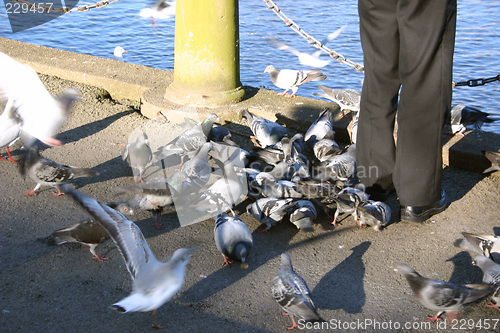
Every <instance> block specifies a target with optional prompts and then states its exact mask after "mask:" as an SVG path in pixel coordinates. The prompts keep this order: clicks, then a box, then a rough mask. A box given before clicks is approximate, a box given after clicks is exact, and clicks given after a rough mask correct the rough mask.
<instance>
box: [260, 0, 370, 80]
mask: <svg viewBox="0 0 500 333" xmlns="http://www.w3.org/2000/svg"><path fill="white" fill-rule="evenodd" d="M264 1H265V2H266V4H267V8H268V9H271V10H272V11H273V12H274V13H275V14H276V15H277V16H278V17H279V18H280V19H281V20H283V22H285V25H286V26H287V27H289V28H290V29H292V30H293V31H295V32H296V33H298V34H299V35H300V36H302V37H303V38H304V39H305V40H307V42H308V43H309V44H311V45H313V46H314V47H315V48H317V49H320V50H322V51H323V52H325V53H326V54H328V55H329V56H330V57H331V58H333V59H335V60H337V61H338V62H340V63H341V64H346V65H348V66H350V67H352V68H354V69H355V70H357V71H358V72H361V73H364V71H365V68H364V67H363V65H361V64H358V63H355V62H354V61H351V60H349V59H347V58H346V57H344V56H343V55H342V54H340V53H338V52H336V51H334V50H331V49H329V48H327V47H326V46H324V45H323V44H321V42H320V41H318V40H317V39H316V38H314V37H313V36H311V35H309V34H308V33H307V32H305V31H304V30H303V29H302V28H301V27H300V26H299V25H298V24H297V23H295V22H294V21H293V20H291V19H290V18H288V17H287V16H286V15H285V13H283V12H282V11H281V9H279V8H278V6H276V4H275V3H274V2H273V1H272V0H264Z"/></svg>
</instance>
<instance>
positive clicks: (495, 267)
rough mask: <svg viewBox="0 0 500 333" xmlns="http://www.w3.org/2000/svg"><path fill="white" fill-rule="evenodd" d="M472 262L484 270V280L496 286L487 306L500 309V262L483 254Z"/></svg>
mask: <svg viewBox="0 0 500 333" xmlns="http://www.w3.org/2000/svg"><path fill="white" fill-rule="evenodd" d="M472 264H473V265H475V266H477V267H479V268H481V270H482V271H483V282H484V283H486V284H489V285H492V286H494V287H495V288H496V289H495V292H494V293H493V295H492V297H491V302H490V303H489V304H488V305H487V306H488V307H491V308H496V309H497V310H500V307H499V306H500V264H498V263H496V262H494V261H493V260H491V259H490V258H487V257H485V256H483V255H482V254H480V255H478V256H476V257H475V258H474V261H473V262H472Z"/></svg>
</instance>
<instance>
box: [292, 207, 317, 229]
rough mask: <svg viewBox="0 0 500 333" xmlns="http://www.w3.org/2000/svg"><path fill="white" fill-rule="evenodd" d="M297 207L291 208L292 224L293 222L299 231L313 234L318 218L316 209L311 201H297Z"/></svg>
mask: <svg viewBox="0 0 500 333" xmlns="http://www.w3.org/2000/svg"><path fill="white" fill-rule="evenodd" d="M295 204H297V206H294V207H292V208H290V222H292V223H293V224H294V225H295V226H296V227H297V229H300V230H302V231H305V232H313V231H314V227H313V223H314V221H316V218H317V217H318V212H317V211H316V207H315V206H314V204H313V203H312V202H311V201H309V200H297V201H295Z"/></svg>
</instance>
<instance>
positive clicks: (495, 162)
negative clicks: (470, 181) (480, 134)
mask: <svg viewBox="0 0 500 333" xmlns="http://www.w3.org/2000/svg"><path fill="white" fill-rule="evenodd" d="M482 152H483V154H484V156H486V158H487V159H488V160H490V162H491V166H490V167H489V168H488V169H486V170H484V171H483V173H489V172H493V171H498V170H500V165H499V163H500V152H498V151H486V150H482Z"/></svg>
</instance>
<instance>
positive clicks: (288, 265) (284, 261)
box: [280, 253, 293, 271]
mask: <svg viewBox="0 0 500 333" xmlns="http://www.w3.org/2000/svg"><path fill="white" fill-rule="evenodd" d="M280 270H286V271H293V266H292V258H290V255H289V254H288V253H282V254H281V269H280Z"/></svg>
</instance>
